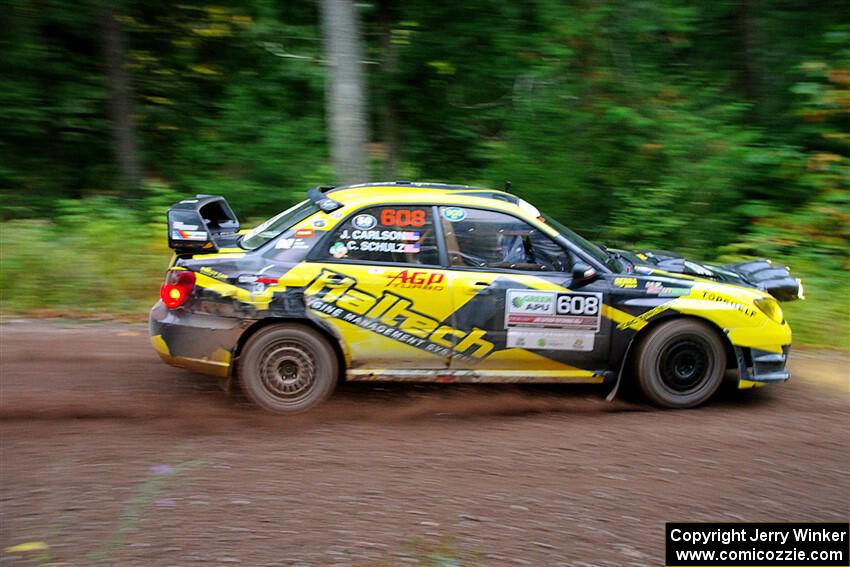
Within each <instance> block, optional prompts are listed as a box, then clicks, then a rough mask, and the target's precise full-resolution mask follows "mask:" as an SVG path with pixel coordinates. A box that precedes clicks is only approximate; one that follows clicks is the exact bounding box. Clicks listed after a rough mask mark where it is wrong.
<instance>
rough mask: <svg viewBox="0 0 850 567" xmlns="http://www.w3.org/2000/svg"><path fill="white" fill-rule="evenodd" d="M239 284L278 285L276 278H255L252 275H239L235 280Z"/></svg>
mask: <svg viewBox="0 0 850 567" xmlns="http://www.w3.org/2000/svg"><path fill="white" fill-rule="evenodd" d="M236 281H238V282H239V283H250V284H257V285H260V286H265V285H275V284H276V283H278V281H279V280H278V278H270V277H268V276H255V275H253V274H246V275H241V276H239V277H238V278H237V280H236Z"/></svg>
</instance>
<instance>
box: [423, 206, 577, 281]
mask: <svg viewBox="0 0 850 567" xmlns="http://www.w3.org/2000/svg"><path fill="white" fill-rule="evenodd" d="M440 220H441V222H442V225H443V233H444V234H445V238H446V247H447V249H448V253H449V263H450V264H451V265H452V266H466V267H473V268H501V269H512V270H527V271H533V272H563V271H567V270H568V269H569V268H570V266H571V262H570V256H569V253H568V252H567V251H566V250H564V249H563V248H562V247H561V246H560V245H559V244H558V243H557V242H555V241H554V240H552V239H551V238H550V237H549V236H548V235H546V234H544V233H542V232H540V231H539V230H538V229H536V228H534V227H533V226H531V225H529V224H528V223H526V222H525V221H523V220H520V219H518V218H516V217H513V216H511V215H508V214H505V213H499V212H496V211H485V210H481V209H467V208H462V207H440Z"/></svg>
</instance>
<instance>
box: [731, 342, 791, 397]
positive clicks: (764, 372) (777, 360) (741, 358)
mask: <svg viewBox="0 0 850 567" xmlns="http://www.w3.org/2000/svg"><path fill="white" fill-rule="evenodd" d="M790 349H791V346H790V345H785V346H783V347H782V352H781V353H777V352H770V351H766V350H759V349H755V348H753V349H747V348H741V347H735V354H736V356H737V357H738V373H739V375H740V377H739V387H740V388H751V387H755V386H759V385H764V384H772V383H775V382H785V381H786V380H788V379H789V378H791V373H790V372H788V368H787V363H788V353H789V351H790Z"/></svg>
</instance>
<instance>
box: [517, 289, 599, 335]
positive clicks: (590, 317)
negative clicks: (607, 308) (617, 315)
mask: <svg viewBox="0 0 850 567" xmlns="http://www.w3.org/2000/svg"><path fill="white" fill-rule="evenodd" d="M505 300H506V301H505V305H506V309H505V327H551V328H556V329H574V330H582V331H594V332H595V331H598V330H599V326H600V322H601V320H602V294H601V293H585V292H575V291H568V292H557V291H540V290H527V289H509V290H507V292H506V296H505Z"/></svg>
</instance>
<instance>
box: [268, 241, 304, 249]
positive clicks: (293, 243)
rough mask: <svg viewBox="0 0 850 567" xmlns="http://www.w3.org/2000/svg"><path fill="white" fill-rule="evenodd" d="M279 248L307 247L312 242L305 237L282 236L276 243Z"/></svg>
mask: <svg viewBox="0 0 850 567" xmlns="http://www.w3.org/2000/svg"><path fill="white" fill-rule="evenodd" d="M274 247H275V248H277V249H283V250H289V249H290V248H297V249H302V250H303V249H306V248H309V247H310V244H309V243H307V242H305V241H304V239H303V238H280V239H278V241H277V242H275V245H274Z"/></svg>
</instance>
